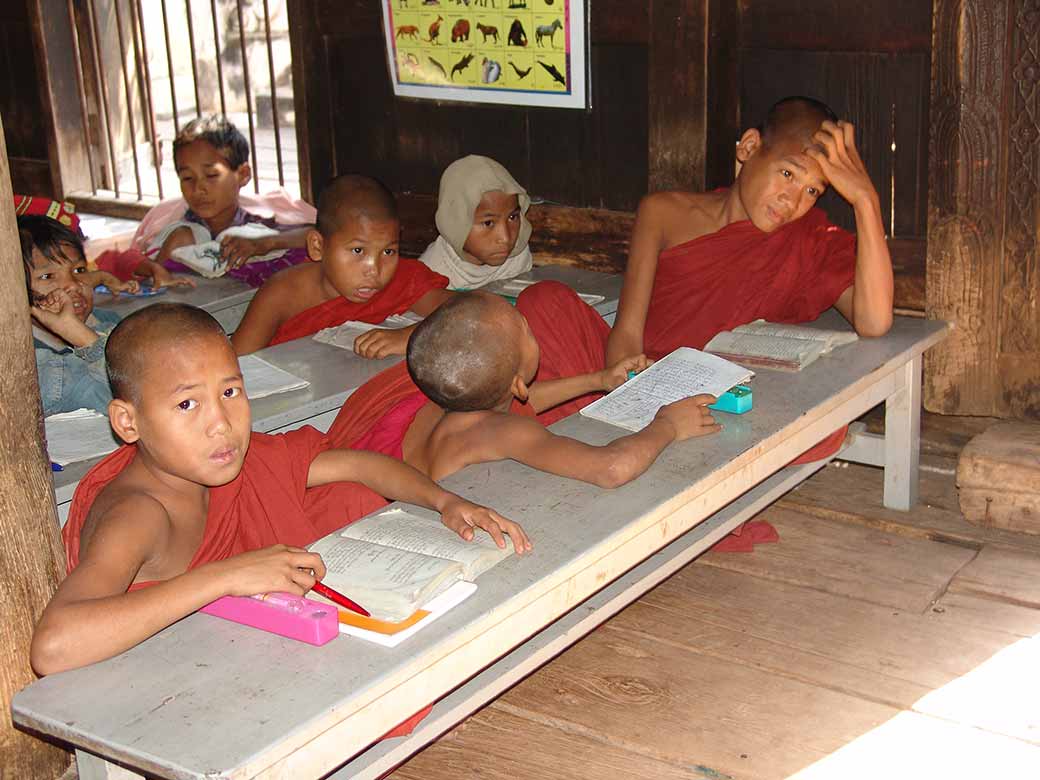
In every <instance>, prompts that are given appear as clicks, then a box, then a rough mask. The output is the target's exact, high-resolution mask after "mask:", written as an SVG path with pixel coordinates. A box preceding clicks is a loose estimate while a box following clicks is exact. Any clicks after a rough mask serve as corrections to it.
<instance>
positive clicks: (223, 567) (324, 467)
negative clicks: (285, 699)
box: [31, 304, 530, 674]
mask: <svg viewBox="0 0 1040 780" xmlns="http://www.w3.org/2000/svg"><path fill="white" fill-rule="evenodd" d="M106 359H107V363H108V372H109V378H110V380H111V384H112V391H113V396H114V400H113V401H112V403H111V405H110V406H109V419H110V421H111V423H112V427H113V429H114V430H115V432H116V433H117V434H118V435H119V437H120V438H121V439H123V441H125V442H127V446H125V447H122V448H120V449H119V450H117V451H116V452H114V453H112V454H111V455H109V456H108V457H107V458H105V459H104V460H102V461H101V462H100V463H98V464H97V465H96V466H95V467H94V468H93V469H91V471H90V472H88V474H87V475H86V476H85V477H84V478H83V480H82V481H81V482H80V485H79V487H78V489H77V491H76V495H75V497H74V498H73V502H72V508H71V511H70V513H69V520H68V523H67V524H66V526H65V528H64V530H63V532H62V536H63V539H64V542H65V548H66V555H67V563H68V570H69V575H68V577H67V578H66V579H65V581H64V582H62V584H61V585H60V587H59V588H58V591H57V593H55V595H54V597H53V598H52V599H51V602H50V604H48V606H47V608H46V610H45V611H44V613H43V616H42V617H41V619H40V622H39V624H38V625H37V627H36V632H35V634H34V636H33V642H32V648H31V661H32V665H33V668H34V669H35V670H36V671H37V672H38V673H40V674H51V673H54V672H58V671H62V670H66V669H72V668H75V667H79V666H83V665H86V664H89V663H94V662H96V661H101V660H103V659H106V658H109V657H111V656H113V655H116V654H118V653H121V652H123V651H124V650H127V649H129V648H131V647H133V646H134V645H136V644H138V643H139V642H142V641H143V640H145V639H147V638H148V637H150V636H151V635H152V634H154V633H156V632H157V631H160V630H162V629H163V628H166V627H167V626H169V625H170V624H172V623H174V622H175V621H177V620H179V619H181V618H182V617H184V616H186V615H188V614H190V613H192V612H194V611H195V610H197V609H199V608H200V607H202V606H204V605H205V604H207V603H209V602H211V601H213V600H215V599H217V598H219V597H220V596H223V595H240V596H248V595H254V594H259V593H265V592H269V591H288V592H290V593H295V594H303V593H306V592H307V591H308V590H310V588H311V587H312V586H313V585H314V583H315V581H316V580H319V579H321V577H322V576H324V572H325V567H324V565H323V563H322V560H321V558H320V556H318V555H316V554H313V553H309V552H307V551H306V550H305V549H303V546H304V545H306V544H309V543H311V542H313V541H315V540H316V539H318V538H320V537H322V536H325V535H327V534H329V533H331V532H333V531H334V530H336V529H337V528H339V527H342V526H344V525H346V524H347V523H349V522H351V521H353V520H356V519H358V518H360V517H361V516H363V515H365V514H367V513H369V512H371V511H373V510H374V509H376V508H378V507H380V506H383V505H384V504H385V503H386V501H385V499H384V498H383V496H387V497H392V498H394V499H399V500H403V501H408V502H411V503H415V504H419V505H421V506H425V507H429V508H431V509H435V510H437V511H439V512H440V513H441V517H442V519H443V521H444V524H445V525H447V526H448V527H449V528H452V529H453V530H455V531H457V532H458V533H459V534H460V535H461V536H462V537H463V538H465V539H472V538H473V534H474V529H475V528H477V527H479V528H483V529H485V530H486V531H487V532H488V533H490V534H491V535H492V537H493V538H494V539H495V541H496V543H497V544H498V545H499V546H504V545H505V540H504V538H503V534H508V535H509V536H510V538H511V540H512V543H513V547H514V549H515V550H516V551H517V552H521V553H522V552H526V551H527V550H529V549H530V542H529V541H528V539H527V537H526V535H525V534H524V532H523V530H522V529H521V528H520V526H519V525H517V524H516V523H513V522H510V521H509V520H506V519H505V518H503V517H501V516H499V515H498V514H497V513H495V512H494V511H492V510H489V509H485V508H484V507H480V506H477V505H475V504H472V503H470V502H469V501H465V500H464V499H462V498H459V497H458V496H456V495H454V494H452V493H449V492H447V491H445V490H442V489H441V488H440V487H438V486H437V485H436V484H434V483H433V482H431V481H430V480H429V479H428V478H427V477H425V476H424V475H422V474H420V473H419V472H418V471H416V470H415V469H413V468H412V467H410V466H408V465H406V464H404V463H402V462H400V461H397V460H394V459H391V458H387V457H384V456H381V455H376V454H374V453H368V452H355V451H348V450H337V449H329V448H328V447H327V443H326V441H325V438H324V437H323V436H322V435H321V434H320V433H318V432H317V431H316V430H314V429H313V428H311V427H309V426H307V427H304V428H301V429H299V430H296V431H292V432H290V433H286V434H278V435H267V434H261V433H253V432H252V431H251V429H250V409H249V402H248V400H247V398H246V394H245V390H244V388H243V385H242V374H241V371H240V369H239V365H238V360H237V359H236V356H235V353H234V351H233V350H232V349H231V345H230V343H229V342H228V339H227V336H226V335H225V334H224V332H223V330H222V329H221V327H220V325H219V324H218V323H217V322H216V320H214V319H213V318H212V317H211V316H210V315H209V314H207V313H205V312H203V311H202V310H200V309H196V308H193V307H190V306H184V305H180V304H156V305H153V306H150V307H147V308H145V309H141V310H140V311H137V312H135V313H133V314H131V315H130V316H129V317H127V318H126V319H125V320H123V322H121V323H120V324H119V325H118V326H117V327H116V328H115V330H113V331H112V333H111V335H110V336H109V339H108V345H107V347H106Z"/></svg>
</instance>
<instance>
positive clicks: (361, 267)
mask: <svg viewBox="0 0 1040 780" xmlns="http://www.w3.org/2000/svg"><path fill="white" fill-rule="evenodd" d="M399 237H400V224H399V223H398V220H397V203H396V201H395V200H394V196H393V193H391V192H390V190H388V189H387V188H386V187H385V186H383V185H382V184H381V183H379V182H377V181H376V180H375V179H370V178H368V177H366V176H356V175H346V176H340V177H338V178H337V179H334V180H333V181H332V183H331V184H329V186H328V187H326V188H325V190H324V191H323V192H322V193H321V197H320V198H319V200H318V222H317V229H316V230H311V231H310V232H309V233H308V234H307V252H308V254H309V255H310V258H311V259H312V260H314V261H315V262H313V263H305V264H303V265H299V266H294V267H293V268H287V269H285V270H284V271H280V272H279V273H277V274H275V275H274V276H272V277H271V278H270V279H268V280H267V281H266V282H265V283H264V286H263V287H261V288H260V291H259V292H257V294H256V297H255V298H253V300H252V301H251V302H250V304H249V308H248V309H247V310H246V314H245V317H243V318H242V322H241V324H240V325H239V326H238V329H237V330H236V331H235V334H234V336H232V339H231V343H232V344H233V345H234V347H235V351H236V352H238V354H240V355H245V354H248V353H250V352H255V351H256V350H258V349H262V348H263V347H267V346H270V345H272V344H280V343H282V342H283V341H291V340H292V339H298V338H302V337H303V336H309V335H311V334H312V333H316V332H317V331H319V330H321V329H323V328H330V327H333V326H335V325H340V324H342V323H344V322H347V321H348V320H359V321H361V322H368V323H379V322H382V321H383V320H385V319H386V318H387V317H389V316H390V315H391V314H401V313H403V312H406V311H412V312H415V313H416V314H419V315H422V316H426V315H427V314H429V313H430V312H432V311H433V310H434V309H436V308H437V307H438V306H440V304H441V303H443V302H444V301H445V300H447V299H448V298H449V297H450V296H451V293H449V292H447V291H446V290H445V289H444V288H445V287H447V286H448V278H447V277H446V276H441V275H440V274H437V273H434V272H433V271H431V270H430V269H429V268H427V267H426V266H425V265H423V264H422V263H420V262H419V261H418V260H411V259H408V258H399V257H398V254H397V249H398V242H399ZM411 332H412V328H401V329H399V330H393V329H389V330H383V329H375V330H370V331H368V332H367V333H365V334H364V335H362V336H359V337H358V339H357V341H356V342H355V343H354V351H355V352H357V353H358V354H359V355H361V356H362V357H368V358H382V357H387V356H388V355H403V354H404V351H405V345H406V344H407V343H408V336H409V335H410V334H411Z"/></svg>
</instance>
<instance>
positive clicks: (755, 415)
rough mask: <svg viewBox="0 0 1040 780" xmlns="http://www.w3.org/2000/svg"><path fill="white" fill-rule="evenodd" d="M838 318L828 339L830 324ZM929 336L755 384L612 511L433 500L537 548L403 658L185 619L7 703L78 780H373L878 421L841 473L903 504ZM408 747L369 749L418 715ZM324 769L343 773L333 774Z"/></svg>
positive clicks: (493, 575) (483, 470)
mask: <svg viewBox="0 0 1040 780" xmlns="http://www.w3.org/2000/svg"><path fill="white" fill-rule="evenodd" d="M835 317H837V315H834V314H833V313H831V315H829V316H828V317H825V318H822V320H821V324H825V325H827V326H831V327H833V326H834V325H835V324H836V321H835V319H834V318H835ZM945 333H946V326H945V325H944V324H943V323H940V322H932V321H925V320H919V319H910V318H897V319H896V323H895V325H894V326H893V329H892V331H891V333H890V334H889V335H888V336H886V337H885V338H882V339H876V340H863V341H860V342H858V343H856V344H853V345H851V346H849V347H846V348H842V349H841V350H839V351H837V352H836V353H835V354H834V355H833V356H831V357H829V358H825V359H821V360H819V361H817V362H816V363H815V364H814V365H812V366H810V367H808V368H807V369H806V370H804V371H803V372H801V373H799V374H783V373H778V372H769V371H760V372H759V374H758V376H757V377H756V379H755V383H754V388H755V410H754V411H753V412H751V413H750V414H747V415H744V416H742V417H733V416H726V415H720V416H721V417H722V418H723V420H722V421H723V423H724V425H725V428H724V430H723V431H722V432H721V433H720V434H719V435H717V436H715V437H713V438H711V439H699V440H698V439H695V440H691V441H688V442H683V443H680V444H677V445H673V446H672V447H670V448H669V449H668V450H666V451H665V452H664V453H663V454H662V455H661V457H660V458H659V459H658V461H657V462H656V463H655V464H654V466H653V467H652V468H651V469H650V470H649V471H648V472H647V473H646V474H644V475H643V476H642V477H641V478H640V479H638V480H636V481H635V482H633V483H631V484H629V485H626V486H624V487H622V488H619V489H617V490H613V491H604V490H600V489H597V488H595V487H593V486H591V485H586V484H584V483H580V482H576V481H573V480H568V479H564V478H560V477H554V476H551V475H547V474H543V473H540V472H537V471H534V470H532V469H529V468H527V467H525V466H522V465H520V464H517V463H513V462H503V463H495V464H489V465H482V466H474V467H470V468H468V469H466V470H464V471H463V472H460V473H459V474H456V475H454V476H453V477H451V478H449V479H447V480H445V484H446V486H448V487H449V488H451V489H453V490H455V491H456V492H458V493H460V494H461V495H464V496H465V497H467V498H470V499H472V500H475V501H481V502H484V503H487V504H490V505H493V506H494V507H495V508H497V509H499V510H500V511H502V512H503V513H505V514H506V515H508V516H511V517H513V518H514V519H516V520H519V521H521V522H522V523H523V524H524V525H525V527H526V528H527V530H528V531H529V533H530V534H531V537H532V539H533V540H534V543H535V551H534V553H533V554H532V555H531V556H529V557H526V558H510V559H508V560H506V561H504V562H503V563H501V564H500V565H499V566H497V567H496V568H495V569H494V570H493V571H492V572H490V573H489V574H487V575H485V576H484V577H482V578H481V579H480V580H479V585H480V588H479V590H478V591H477V593H476V594H475V595H474V596H473V597H472V598H470V599H469V600H468V601H466V602H465V603H463V604H462V605H460V606H459V607H458V608H456V609H455V610H453V611H452V612H450V613H449V614H447V615H445V616H444V617H443V618H441V619H440V620H438V621H437V622H435V623H433V624H431V625H430V626H429V627H427V628H426V629H424V630H423V631H422V632H420V633H419V634H417V635H416V636H415V637H413V638H411V639H410V640H408V641H407V642H405V643H404V644H402V645H401V646H399V647H398V648H396V649H393V650H389V649H387V648H382V647H379V646H376V645H372V644H368V643H365V642H362V641H360V640H355V639H352V638H349V637H341V638H339V639H337V640H336V641H334V642H331V643H329V644H328V645H326V646H325V647H322V648H313V647H310V646H305V645H301V644H298V643H295V642H292V641H290V640H284V639H281V638H279V637H276V636H273V635H270V634H265V633H263V632H258V631H255V630H252V629H249V628H246V627H243V626H238V625H235V624H231V623H227V622H225V621H221V620H219V619H216V618H211V617H209V616H207V615H192V616H190V617H188V618H186V619H184V620H182V621H180V622H179V623H177V624H176V625H174V626H171V627H170V628H168V629H166V630H165V631H162V632H160V633H159V634H157V635H156V636H154V637H152V638H151V639H149V640H148V641H146V642H144V643H142V644H141V645H139V646H137V647H135V648H133V649H132V650H130V651H128V652H126V653H123V654H122V655H120V656H118V657H116V658H113V659H110V660H108V661H105V662H103V663H100V664H95V665H93V666H91V667H88V668H85V669H80V670H76V671H73V672H68V673H63V674H59V675H55V676H53V677H48V678H44V679H43V680H40V681H38V682H36V683H34V684H32V685H30V686H29V687H27V688H26V689H25V690H23V691H21V692H20V693H18V694H17V695H16V696H15V698H14V700H13V704H12V711H13V718H14V721H15V723H16V724H18V725H19V726H20V727H21V728H24V729H27V730H30V731H33V732H36V733H38V734H42V735H46V736H47V737H49V738H52V739H56V740H58V741H60V742H63V743H66V744H69V745H71V746H73V747H75V748H76V749H77V755H78V758H79V769H80V776H81V777H83V778H91V779H92V778H102V777H134V776H136V775H134V774H133V773H132V772H131V771H130V770H128V769H125V768H124V767H129V768H132V770H134V771H137V772H142V773H147V774H149V775H156V776H160V777H168V778H203V777H206V778H213V777H222V778H223V777H227V778H253V777H265V778H275V777H278V778H282V777H292V778H309V777H320V776H323V775H325V774H326V773H329V772H333V771H335V772H336V774H335V775H334V776H335V777H343V778H346V777H352V778H375V777H378V776H379V775H380V774H382V773H383V772H385V771H386V770H387V769H389V768H391V767H392V766H394V765H395V764H396V763H398V762H400V761H401V760H403V759H404V758H406V757H407V756H408V755H410V754H411V753H413V752H415V751H416V750H418V749H420V748H421V747H422V746H423V745H424V744H426V743H427V742H429V741H430V740H432V739H434V738H435V737H436V736H437V735H439V734H441V733H443V732H444V731H445V730H446V729H448V728H450V727H451V726H452V725H453V724H455V723H456V722H458V721H459V720H461V719H462V718H464V717H465V716H466V715H467V714H468V713H470V712H472V711H474V710H475V709H477V708H478V707H480V706H481V705H483V704H484V703H486V702H487V701H489V700H491V699H492V698H494V697H495V696H497V695H498V694H499V693H501V692H502V691H503V690H505V689H506V688H508V687H509V686H510V685H512V684H513V683H515V682H516V681H517V680H519V679H521V678H522V677H523V676H524V675H526V674H529V673H530V672H532V671H534V670H535V669H537V668H538V667H539V666H540V665H541V664H543V663H545V662H546V661H548V660H549V659H551V658H552V657H553V656H554V655H556V654H557V653H559V652H561V651H562V650H564V649H565V648H566V647H568V646H569V645H571V644H573V643H574V642H576V641H577V640H579V639H580V638H581V637H582V636H583V635H584V634H585V633H587V632H588V631H590V630H591V629H592V628H594V627H595V626H596V625H598V624H599V623H601V622H602V621H604V620H606V619H607V618H609V617H610V616H611V615H612V614H614V613H615V612H617V611H618V610H620V609H621V608H623V607H624V606H625V605H626V604H628V603H630V602H631V601H633V600H634V599H636V598H638V597H639V596H640V595H641V594H642V593H644V592H646V590H647V589H649V588H651V587H653V586H654V585H655V584H656V583H657V582H659V581H660V580H661V579H663V578H664V577H666V576H668V574H670V573H671V572H672V571H674V570H675V569H676V568H678V567H680V566H682V565H683V564H685V563H686V562H688V561H689V560H691V559H692V558H694V557H695V556H696V555H698V554H699V553H700V552H702V551H703V550H705V549H707V548H708V547H709V546H710V545H711V544H713V543H714V542H715V541H716V540H717V539H719V538H721V537H722V536H723V535H725V534H726V533H728V532H729V531H730V530H731V529H732V528H733V527H734V526H735V525H737V524H738V523H740V522H742V521H743V520H745V519H747V518H748V517H750V516H752V515H753V514H754V513H756V512H758V511H760V510H761V509H762V508H764V507H765V506H766V505H768V504H769V503H770V502H771V501H773V500H775V499H776V498H777V497H779V496H780V495H782V494H783V493H784V492H786V491H787V490H790V489H791V488H792V487H794V486H796V485H797V484H798V483H799V482H801V481H802V480H804V479H805V478H806V477H808V476H809V475H811V474H812V473H813V472H814V471H816V470H817V469H819V468H821V467H822V465H824V464H823V463H820V462H818V463H813V464H809V465H804V466H798V467H786V468H785V464H787V463H789V462H790V461H791V460H792V459H793V458H795V457H796V456H797V455H799V454H800V453H801V452H803V451H804V450H805V449H807V448H808V447H809V446H811V445H812V444H814V443H815V442H817V441H819V440H820V439H822V438H823V437H825V436H826V435H827V434H829V433H831V432H832V431H833V430H835V429H837V428H839V427H840V426H842V425H844V424H846V423H848V422H850V421H851V420H854V419H855V418H856V417H858V416H859V415H861V414H862V413H864V412H865V411H867V410H868V409H870V408H872V407H874V406H876V405H878V404H880V403H884V404H885V405H886V415H885V417H886V435H885V437H884V438H870V439H860V438H857V440H856V441H854V442H853V443H852V445H851V446H850V447H849V448H848V449H847V450H846V451H845V453H843V455H842V457H856V458H863V459H865V460H868V461H876V460H880V462H881V463H882V464H883V465H884V468H885V492H884V502H885V504H886V505H887V506H891V507H897V508H901V509H908V508H909V507H911V506H912V505H913V504H914V502H915V500H916V486H917V458H918V432H919V423H920V392H921V355H922V353H923V352H924V351H925V350H926V349H928V348H929V347H930V346H931V345H933V344H935V343H937V342H938V341H940V340H941V339H942V338H943V337H944V336H945ZM554 430H556V431H558V432H560V433H563V434H567V435H573V436H575V437H578V438H581V439H582V440H585V441H588V442H590V443H601V442H605V441H608V440H610V439H612V438H614V437H616V436H618V435H621V433H622V432H621V431H620V430H618V429H616V428H612V427H610V426H607V425H602V424H599V423H596V422H593V421H590V420H587V419H585V418H582V417H580V416H574V417H571V418H568V419H566V420H563V421H562V422H560V423H558V424H557V425H556V426H555V427H554ZM432 701H437V704H436V706H435V707H434V710H433V712H432V714H431V715H430V716H429V717H428V718H427V719H426V720H425V721H424V722H423V723H422V724H420V725H419V727H418V728H417V730H416V731H415V732H414V733H413V734H412V735H411V736H409V737H407V738H403V739H395V740H389V741H387V742H376V740H378V738H379V737H380V736H381V735H382V734H384V733H386V732H387V731H388V730H389V729H390V728H392V727H393V726H394V725H396V724H397V723H399V722H400V721H402V720H403V719H405V718H406V717H408V716H410V715H411V714H412V713H414V712H415V711H416V710H417V709H418V708H419V707H421V706H422V705H424V704H426V703H427V702H432ZM337 768H340V769H339V770H338V771H336V770H337Z"/></svg>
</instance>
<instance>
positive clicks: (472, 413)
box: [328, 292, 719, 488]
mask: <svg viewBox="0 0 1040 780" xmlns="http://www.w3.org/2000/svg"><path fill="white" fill-rule="evenodd" d="M518 304H519V302H518ZM538 360H539V349H538V342H537V341H535V338H534V336H533V334H532V333H531V329H530V328H529V327H528V324H527V320H526V319H525V318H524V316H523V315H522V314H521V312H520V311H518V310H517V308H514V307H513V306H511V305H509V304H508V303H507V302H506V301H505V300H503V299H502V298H501V297H499V296H497V295H491V294H488V293H481V292H468V293H459V294H458V295H457V296H455V298H453V299H452V300H451V301H448V302H447V303H445V304H444V305H442V306H441V307H440V308H439V309H438V310H437V311H436V312H434V313H433V314H431V315H430V316H429V317H427V318H426V320H424V321H423V322H422V323H420V324H419V325H418V326H417V328H416V329H415V333H414V334H413V335H412V338H411V340H410V341H409V344H408V360H407V367H408V370H409V371H410V372H411V376H412V378H413V379H414V385H413V384H411V383H410V382H407V381H406V380H407V377H405V376H404V374H403V370H402V367H401V366H395V367H393V368H391V369H388V370H387V371H384V372H383V373H382V374H380V375H378V376H376V377H374V378H373V379H372V380H370V382H369V383H367V384H366V385H365V386H362V387H361V388H360V389H359V390H358V391H357V392H356V393H355V394H354V395H352V396H351V397H350V398H349V399H347V402H346V403H345V404H344V406H343V410H342V411H341V413H340V415H339V417H337V419H336V422H335V423H333V425H332V428H331V429H330V430H329V433H328V435H329V439H330V441H333V442H335V443H336V444H337V445H338V446H348V445H349V446H351V447H354V448H359V449H370V450H374V451H377V452H382V453H384V454H388V455H393V456H394V457H398V458H402V459H403V460H404V461H405V462H406V463H408V464H410V465H412V466H414V467H415V468H417V469H419V470H420V471H422V472H423V473H425V474H427V475H429V476H430V477H431V478H432V479H440V478H442V477H444V476H447V475H448V474H452V473H454V472H456V471H458V470H459V469H462V468H464V467H465V466H468V465H471V464H474V463H488V462H492V461H497V460H506V459H512V460H516V461H519V462H521V463H525V464H527V465H528V466H531V467H533V468H536V469H541V470H542V471H547V472H549V473H552V474H559V475H561V476H565V477H571V478H573V479H580V480H583V481H585V482H590V483H593V484H596V485H600V486H602V487H608V488H609V487H616V486H618V485H622V484H624V483H626V482H628V481H630V480H632V479H634V478H635V477H637V476H639V475H640V474H642V473H643V471H645V470H646V469H647V468H648V467H649V466H650V464H651V463H653V462H654V460H655V459H656V458H657V456H658V455H659V454H660V453H661V451H662V450H663V449H664V448H665V447H666V446H668V444H670V443H671V442H673V441H681V440H683V439H687V438H690V437H692V436H701V435H705V434H709V433H713V432H715V431H718V430H719V426H718V425H716V424H715V421H714V420H713V419H712V417H711V414H710V412H708V410H707V407H706V405H707V404H709V403H712V402H713V401H714V400H715V399H714V398H712V397H711V396H696V397H694V398H688V399H685V400H683V401H679V402H677V403H674V404H671V405H669V406H666V407H664V408H662V409H661V411H660V412H658V414H657V417H656V418H655V419H654V421H653V422H652V423H651V424H650V425H649V426H647V427H646V428H644V429H643V430H642V431H640V432H639V433H635V434H631V435H628V436H622V437H620V438H618V439H615V440H614V441H612V442H610V443H609V444H606V445H604V446H602V447H596V446H592V445H588V444H584V443H583V442H580V441H577V440H575V439H570V438H567V437H564V436H557V435H555V434H553V433H551V432H549V431H548V430H546V429H545V428H544V427H543V426H542V425H541V424H540V423H538V422H537V420H535V419H534V417H533V415H534V413H535V412H538V411H542V410H544V409H547V408H549V407H551V406H555V405H556V404H558V403H560V402H561V401H564V400H567V399H570V398H574V397H575V396H578V395H582V394H584V393H588V392H590V391H597V390H598V391H606V390H611V389H613V388H615V387H617V386H618V385H620V384H621V383H622V382H624V381H625V379H626V378H627V374H628V371H630V370H640V369H642V368H645V367H646V365H647V361H646V359H645V358H643V357H642V356H639V357H636V358H631V359H627V360H625V361H622V362H621V363H619V364H618V365H616V366H613V367H611V368H610V369H606V370H602V371H598V372H594V373H593V374H589V375H586V376H578V377H571V378H569V379H563V380H558V381H556V382H546V383H544V384H543V383H535V384H532V382H533V380H534V376H535V373H536V372H537V370H538Z"/></svg>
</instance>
